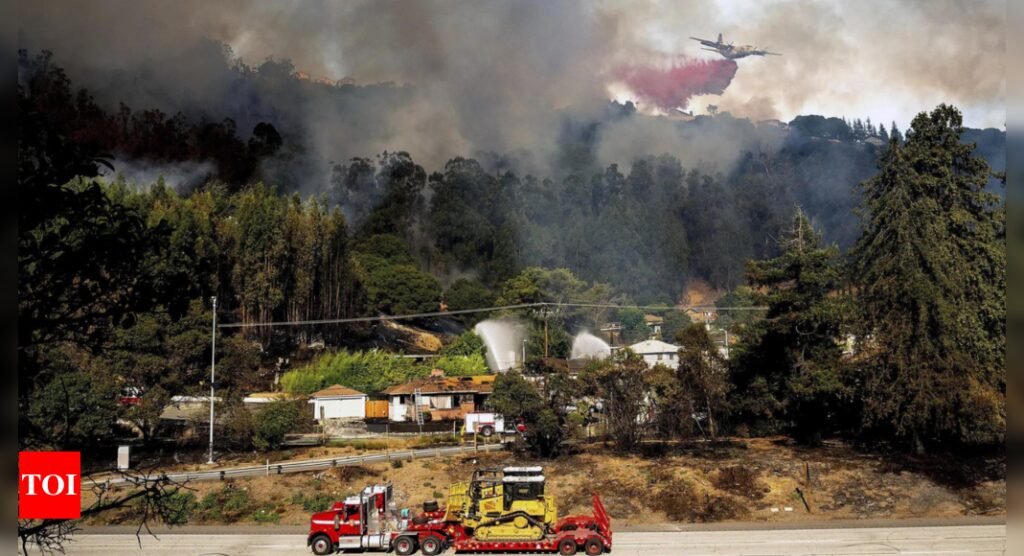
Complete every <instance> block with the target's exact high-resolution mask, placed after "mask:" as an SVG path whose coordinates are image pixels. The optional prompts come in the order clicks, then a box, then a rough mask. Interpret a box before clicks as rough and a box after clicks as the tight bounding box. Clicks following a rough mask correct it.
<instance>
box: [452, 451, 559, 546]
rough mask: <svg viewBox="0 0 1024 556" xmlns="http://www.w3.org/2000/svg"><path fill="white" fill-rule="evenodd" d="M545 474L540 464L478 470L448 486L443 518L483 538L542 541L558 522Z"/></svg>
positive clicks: (477, 537)
mask: <svg viewBox="0 0 1024 556" xmlns="http://www.w3.org/2000/svg"><path fill="white" fill-rule="evenodd" d="M542 473H543V469H542V468H541V467H504V468H486V469H477V470H476V471H474V472H473V476H472V478H471V479H470V480H469V482H461V483H453V484H452V485H451V487H450V488H449V491H448V493H449V494H448V505H447V508H446V510H445V517H444V519H445V521H456V522H460V523H461V524H462V526H463V527H464V528H465V531H466V533H467V534H469V535H472V536H473V538H475V539H477V540H480V541H531V540H540V539H542V538H544V536H545V535H546V534H548V533H550V532H551V531H552V526H554V524H555V522H557V521H558V509H557V507H556V506H555V499H554V497H552V496H547V495H545V494H544V475H543V474H542Z"/></svg>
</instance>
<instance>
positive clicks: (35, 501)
mask: <svg viewBox="0 0 1024 556" xmlns="http://www.w3.org/2000/svg"><path fill="white" fill-rule="evenodd" d="M81 466H82V464H81V455H80V454H79V453H78V452H18V519H78V518H79V517H81V515H82V475H81V474H82V470H81Z"/></svg>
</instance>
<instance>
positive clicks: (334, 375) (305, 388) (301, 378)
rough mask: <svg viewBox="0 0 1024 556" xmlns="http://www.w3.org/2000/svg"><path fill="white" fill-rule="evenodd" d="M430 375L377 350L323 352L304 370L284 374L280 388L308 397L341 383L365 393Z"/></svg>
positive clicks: (419, 366) (399, 358) (418, 366)
mask: <svg viewBox="0 0 1024 556" xmlns="http://www.w3.org/2000/svg"><path fill="white" fill-rule="evenodd" d="M429 374H430V369H428V368H426V367H424V366H422V365H416V364H415V363H414V362H413V361H412V360H411V359H408V358H405V357H396V356H395V355H393V354H390V353H385V352H383V351H378V350H370V351H357V352H349V351H344V350H342V351H338V352H335V353H326V354H324V355H321V356H320V357H317V358H316V359H314V360H313V361H312V362H311V363H310V364H308V365H306V366H305V367H301V368H298V369H295V370H293V371H288V372H287V373H285V374H284V376H282V377H281V385H282V386H283V387H284V389H285V390H286V391H288V392H295V393H299V394H310V393H312V392H315V391H317V390H319V389H321V388H326V387H327V386H330V385H332V384H341V385H344V386H348V387H349V388H354V389H356V390H359V391H360V392H366V393H368V394H372V393H376V392H380V391H381V390H384V389H385V388H387V387H388V386H391V385H394V384H402V383H405V382H408V381H409V380H412V379H414V378H422V377H425V376H428V375H429Z"/></svg>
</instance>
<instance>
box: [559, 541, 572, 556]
mask: <svg viewBox="0 0 1024 556" xmlns="http://www.w3.org/2000/svg"><path fill="white" fill-rule="evenodd" d="M558 553H559V554H561V555H562V556H571V555H572V554H576V539H574V538H572V537H565V538H564V539H562V540H560V541H558Z"/></svg>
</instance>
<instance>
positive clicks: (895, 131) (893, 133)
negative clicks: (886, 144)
mask: <svg viewBox="0 0 1024 556" xmlns="http://www.w3.org/2000/svg"><path fill="white" fill-rule="evenodd" d="M889 137H890V138H892V140H894V141H896V142H897V143H903V135H902V134H901V133H900V130H899V128H897V127H896V122H895V121H894V122H893V123H892V129H890V130H889Z"/></svg>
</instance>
